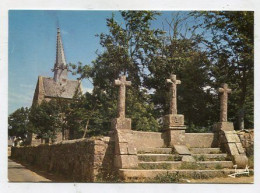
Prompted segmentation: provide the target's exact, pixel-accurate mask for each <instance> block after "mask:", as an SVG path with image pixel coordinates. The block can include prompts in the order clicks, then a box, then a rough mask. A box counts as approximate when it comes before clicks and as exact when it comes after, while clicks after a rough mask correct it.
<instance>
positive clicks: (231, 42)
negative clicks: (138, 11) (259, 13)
mask: <svg viewBox="0 0 260 193" xmlns="http://www.w3.org/2000/svg"><path fill="white" fill-rule="evenodd" d="M192 14H193V15H195V16H196V17H198V18H203V21H204V22H203V23H201V24H199V26H200V27H203V28H205V29H207V30H208V31H207V32H206V33H205V34H207V35H208V34H211V36H210V38H205V45H206V48H207V53H208V57H209V59H210V60H211V63H212V66H211V69H210V72H211V74H210V75H211V77H212V85H211V86H212V87H213V88H215V89H216V88H217V87H219V86H220V85H221V83H224V82H226V83H228V84H229V85H230V87H231V88H232V89H233V93H232V95H231V96H230V104H229V105H230V108H229V112H230V113H229V117H230V118H231V120H233V121H235V122H236V123H237V128H239V129H243V122H245V126H246V127H247V128H250V127H253V96H254V95H253V85H254V47H253V46H254V33H253V30H254V14H253V12H250V11H216V12H193V13H192ZM243 120H244V121H243Z"/></svg>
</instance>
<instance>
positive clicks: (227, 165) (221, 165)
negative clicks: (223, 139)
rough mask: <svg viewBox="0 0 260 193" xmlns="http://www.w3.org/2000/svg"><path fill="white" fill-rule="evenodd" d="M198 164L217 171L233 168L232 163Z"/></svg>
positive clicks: (206, 162) (205, 162)
mask: <svg viewBox="0 0 260 193" xmlns="http://www.w3.org/2000/svg"><path fill="white" fill-rule="evenodd" d="M197 163H198V164H200V165H202V166H205V167H206V168H215V169H222V168H233V162H232V161H199V162H197Z"/></svg>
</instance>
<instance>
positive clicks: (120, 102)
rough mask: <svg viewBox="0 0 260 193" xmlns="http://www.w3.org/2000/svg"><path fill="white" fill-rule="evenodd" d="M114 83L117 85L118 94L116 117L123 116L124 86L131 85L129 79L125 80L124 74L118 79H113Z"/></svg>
mask: <svg viewBox="0 0 260 193" xmlns="http://www.w3.org/2000/svg"><path fill="white" fill-rule="evenodd" d="M114 84H115V85H116V86H119V95H118V106H117V108H118V118H125V93H126V86H131V82H130V81H126V76H121V77H120V79H117V80H115V82H114Z"/></svg>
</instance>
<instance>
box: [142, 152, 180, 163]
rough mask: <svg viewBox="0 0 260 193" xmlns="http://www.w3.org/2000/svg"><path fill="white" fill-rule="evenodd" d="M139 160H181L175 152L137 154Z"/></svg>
mask: <svg viewBox="0 0 260 193" xmlns="http://www.w3.org/2000/svg"><path fill="white" fill-rule="evenodd" d="M137 156H138V159H139V161H181V158H182V157H181V156H179V155H177V154H138V155H137Z"/></svg>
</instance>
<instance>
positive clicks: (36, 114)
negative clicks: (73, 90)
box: [29, 99, 67, 141]
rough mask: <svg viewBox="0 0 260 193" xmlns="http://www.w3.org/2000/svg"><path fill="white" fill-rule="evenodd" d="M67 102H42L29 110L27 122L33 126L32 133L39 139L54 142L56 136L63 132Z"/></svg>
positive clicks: (60, 100) (59, 100)
mask: <svg viewBox="0 0 260 193" xmlns="http://www.w3.org/2000/svg"><path fill="white" fill-rule="evenodd" d="M66 107H67V102H66V101H64V100H62V99H57V100H55V99H53V100H50V101H49V102H47V101H43V102H42V103H41V104H40V105H35V106H33V107H32V108H31V112H30V115H29V120H30V121H31V123H32V124H33V126H34V130H33V133H36V134H37V135H38V137H39V138H42V139H46V140H47V141H48V139H51V140H52V141H55V139H56V137H57V136H56V134H57V133H58V132H60V131H64V129H65V128H66V122H65V121H64V119H65V117H64V112H65V110H64V109H65V108H66Z"/></svg>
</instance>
